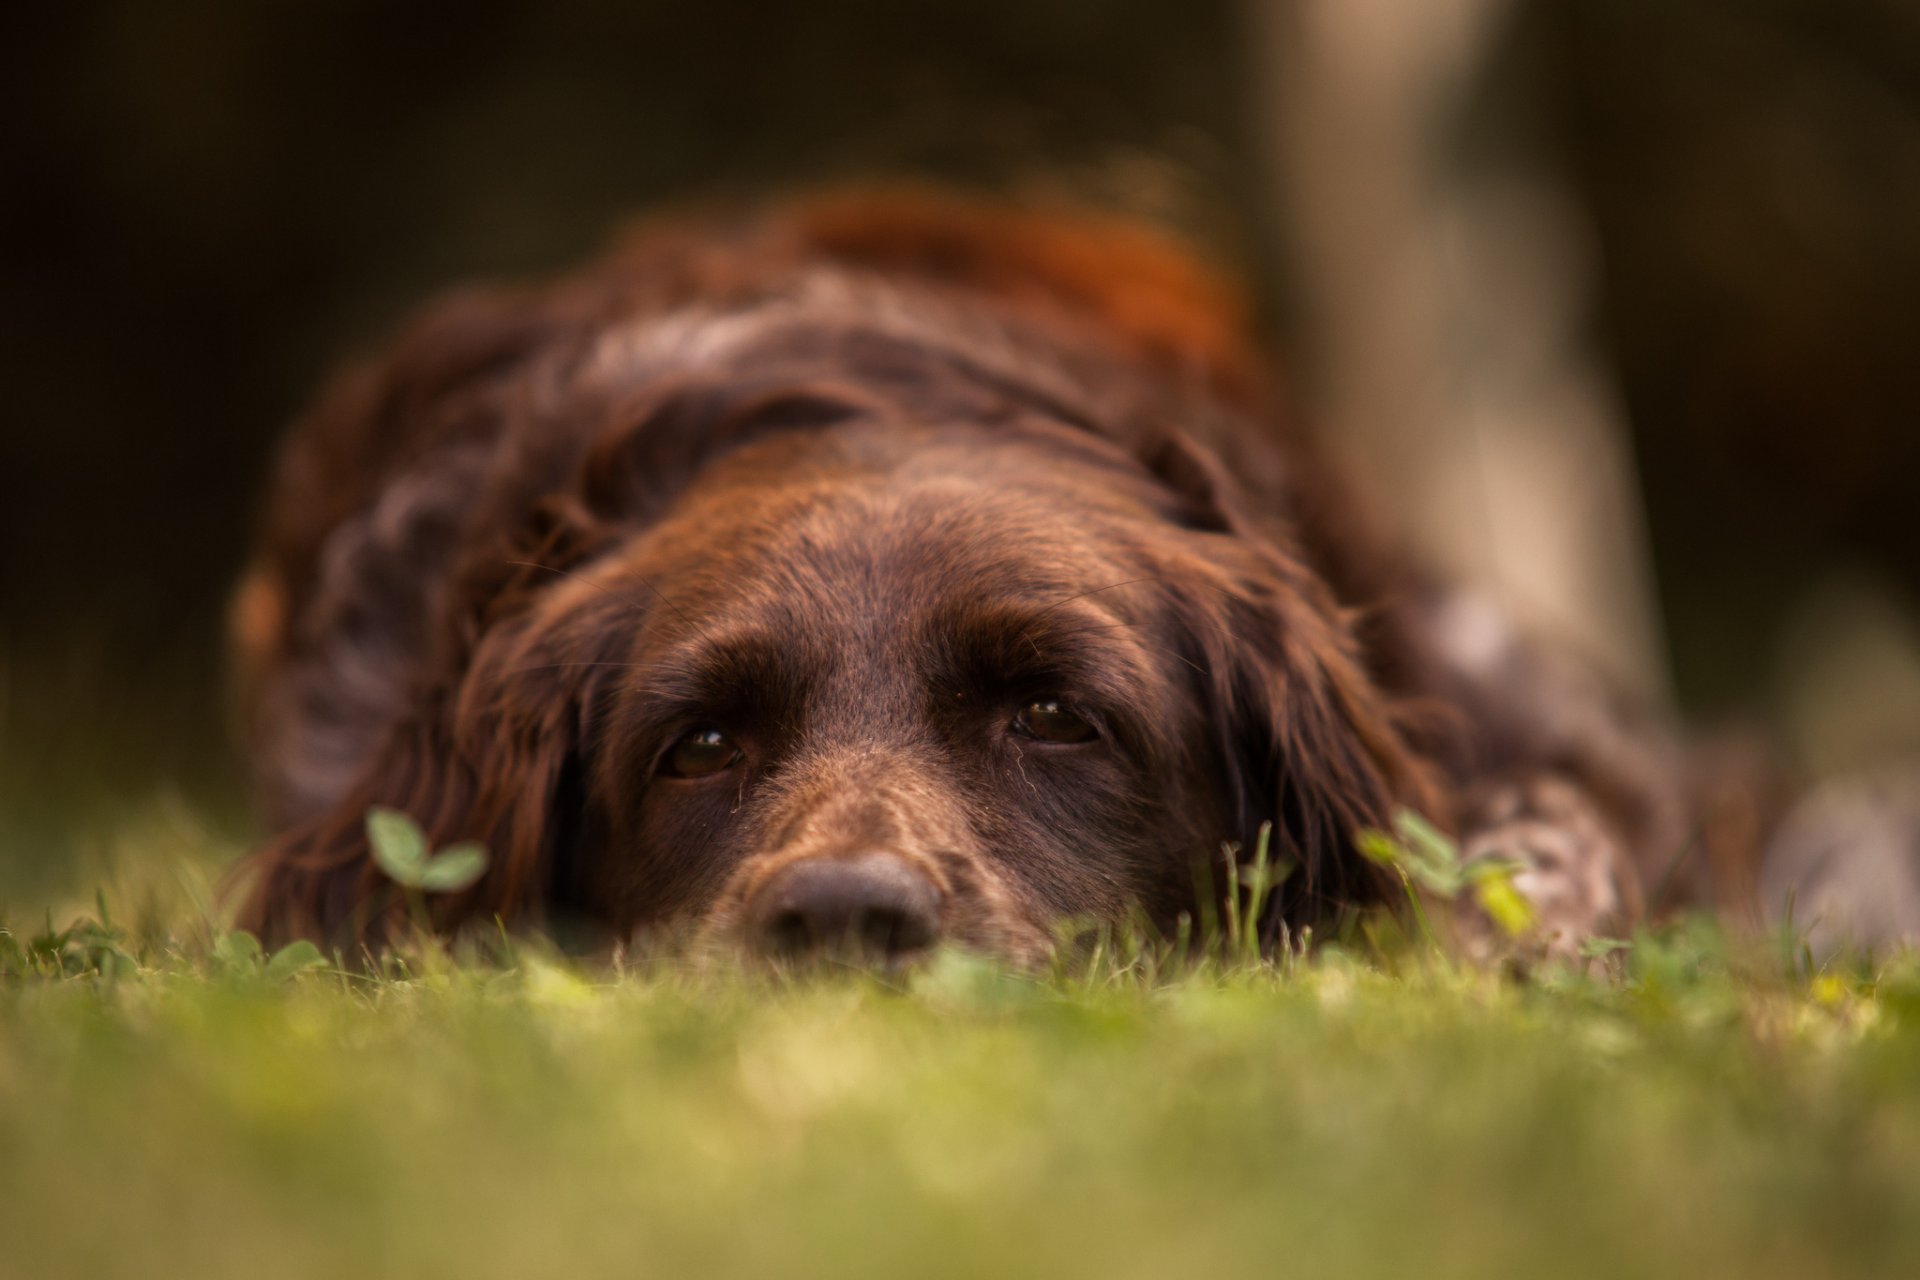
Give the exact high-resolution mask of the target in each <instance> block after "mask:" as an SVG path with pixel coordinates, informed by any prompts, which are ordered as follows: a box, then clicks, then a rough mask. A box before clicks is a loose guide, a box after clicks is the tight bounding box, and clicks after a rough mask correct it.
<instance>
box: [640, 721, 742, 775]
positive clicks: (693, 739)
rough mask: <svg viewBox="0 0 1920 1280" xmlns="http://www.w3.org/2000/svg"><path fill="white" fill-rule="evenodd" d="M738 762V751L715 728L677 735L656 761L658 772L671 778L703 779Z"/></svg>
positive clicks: (730, 739) (731, 741) (722, 771)
mask: <svg viewBox="0 0 1920 1280" xmlns="http://www.w3.org/2000/svg"><path fill="white" fill-rule="evenodd" d="M739 763H740V748H739V747H737V746H735V745H734V744H733V739H732V738H729V737H728V736H727V735H726V734H724V733H722V732H720V730H718V729H695V730H693V731H692V732H691V733H687V734H683V735H681V738H680V740H679V741H678V742H676V743H674V744H673V746H672V748H671V749H670V750H668V752H667V758H666V759H665V760H662V761H661V762H660V772H662V773H664V774H667V775H669V776H670V777H675V778H707V777H711V776H712V775H714V774H716V773H724V772H725V771H726V770H728V769H731V768H733V766H734V765H736V764H739Z"/></svg>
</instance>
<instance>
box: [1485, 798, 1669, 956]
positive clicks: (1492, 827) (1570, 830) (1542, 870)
mask: <svg viewBox="0 0 1920 1280" xmlns="http://www.w3.org/2000/svg"><path fill="white" fill-rule="evenodd" d="M1489 859H1500V860H1502V861H1505V862H1507V863H1509V864H1511V865H1512V866H1513V867H1514V870H1513V873H1512V877H1511V880H1510V883H1511V884H1512V886H1513V888H1514V890H1515V891H1516V892H1517V893H1518V894H1519V895H1520V896H1521V897H1522V898H1524V899H1525V900H1526V903H1527V905H1528V907H1530V908H1531V911H1532V916H1533V922H1532V926H1531V927H1530V928H1529V929H1528V930H1527V931H1526V932H1525V933H1524V934H1522V935H1521V936H1520V937H1518V938H1513V937H1509V936H1508V935H1507V934H1506V933H1505V932H1504V931H1503V930H1500V929H1498V928H1496V927H1495V925H1494V922H1493V921H1492V920H1491V919H1490V918H1489V917H1488V916H1487V914H1486V912H1485V911H1484V910H1483V909H1482V908H1481V906H1480V905H1479V903H1478V902H1477V901H1472V900H1470V897H1469V899H1463V900H1462V905H1461V908H1460V909H1459V911H1457V912H1456V917H1457V918H1456V920H1455V925H1456V932H1457V934H1458V936H1459V939H1460V942H1461V944H1462V945H1463V947H1464V949H1465V950H1466V951H1467V952H1468V954H1470V955H1475V956H1479V957H1482V958H1487V957H1492V956H1496V955H1501V954H1520V955H1524V956H1529V957H1536V958H1541V959H1562V960H1571V959H1574V958H1576V957H1578V956H1579V955H1580V953H1581V948H1582V947H1583V946H1584V945H1585V944H1586V943H1587V942H1588V940H1590V939H1592V938H1595V937H1599V936H1602V935H1605V934H1607V933H1609V932H1611V931H1613V930H1616V929H1618V928H1620V927H1621V926H1622V925H1623V924H1624V923H1625V922H1626V918H1627V916H1628V915H1629V914H1630V905H1631V902H1632V901H1633V899H1634V896H1635V895H1634V880H1633V869H1632V865H1631V863H1630V862H1629V860H1628V857H1627V853H1626V850H1625V849H1624V847H1623V846H1622V844H1621V842H1620V840H1619V838H1618V837H1617V836H1616V835H1615V834H1614V832H1613V830H1612V827H1611V826H1610V825H1609V823H1608V822H1607V819H1606V817H1605V815H1604V814H1603V813H1602V812H1601V811H1600V809H1599V807H1598V806H1597V805H1596V804H1595V803H1594V802H1593V800H1592V799H1591V797H1589V796H1588V795H1587V793H1586V792H1585V791H1583V790H1582V789H1581V788H1580V787H1579V786H1577V785H1576V784H1574V783H1572V782H1570V781H1568V780H1566V779H1564V778H1559V777H1552V776H1544V777H1538V778H1530V779H1528V780H1526V781H1525V782H1520V783H1512V784H1507V785H1503V786H1500V787H1498V788H1496V789H1495V790H1493V791H1491V792H1490V793H1489V794H1488V795H1487V796H1486V797H1485V798H1484V799H1483V801H1482V802H1481V803H1480V804H1479V805H1478V806H1477V807H1476V811H1475V812H1474V814H1473V820H1472V821H1471V822H1470V823H1469V824H1467V826H1466V829H1465V835H1464V836H1463V838H1462V840H1461V860H1462V863H1463V864H1464V865H1466V866H1468V867H1471V866H1472V865H1473V864H1474V863H1476V862H1484V861H1486V860H1489Z"/></svg>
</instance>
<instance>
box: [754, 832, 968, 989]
mask: <svg viewBox="0 0 1920 1280" xmlns="http://www.w3.org/2000/svg"><path fill="white" fill-rule="evenodd" d="M747 933H748V938H749V941H750V942H751V943H752V944H753V945H754V946H755V947H757V948H758V949H759V950H760V951H761V952H763V953H765V954H766V955H769V956H773V957H776V958H779V959H784V960H801V959H809V958H815V957H818V956H821V955H824V954H835V955H852V956H855V957H858V958H860V959H864V960H868V961H876V960H877V961H880V962H882V963H885V964H893V963H897V962H899V961H901V960H905V959H907V958H909V957H910V956H912V955H914V954H915V953H916V952H921V951H925V950H926V949H927V948H928V947H931V946H932V945H933V944H934V941H935V940H936V939H937V938H938V937H939V936H940V891H939V889H937V888H935V887H934V884H933V882H932V881H931V880H929V879H927V877H925V876H924V875H921V874H920V873H919V872H918V871H915V870H914V869H913V868H912V867H910V866H908V865H907V864H906V863H905V862H903V861H901V860H900V859H899V858H896V857H894V856H893V855H892V854H887V853H869V854H864V855H861V856H860V857H856V858H847V859H826V858H809V859H807V860H806V861H804V862H796V863H794V864H793V865H792V866H789V867H786V868H785V869H783V870H782V871H780V872H779V873H778V874H776V875H775V876H774V877H773V878H772V879H771V880H769V881H768V882H767V883H766V884H764V885H762V886H761V887H760V890H759V891H758V892H757V893H755V894H754V896H753V900H752V901H751V902H750V903H749V904H748V908H747Z"/></svg>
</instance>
